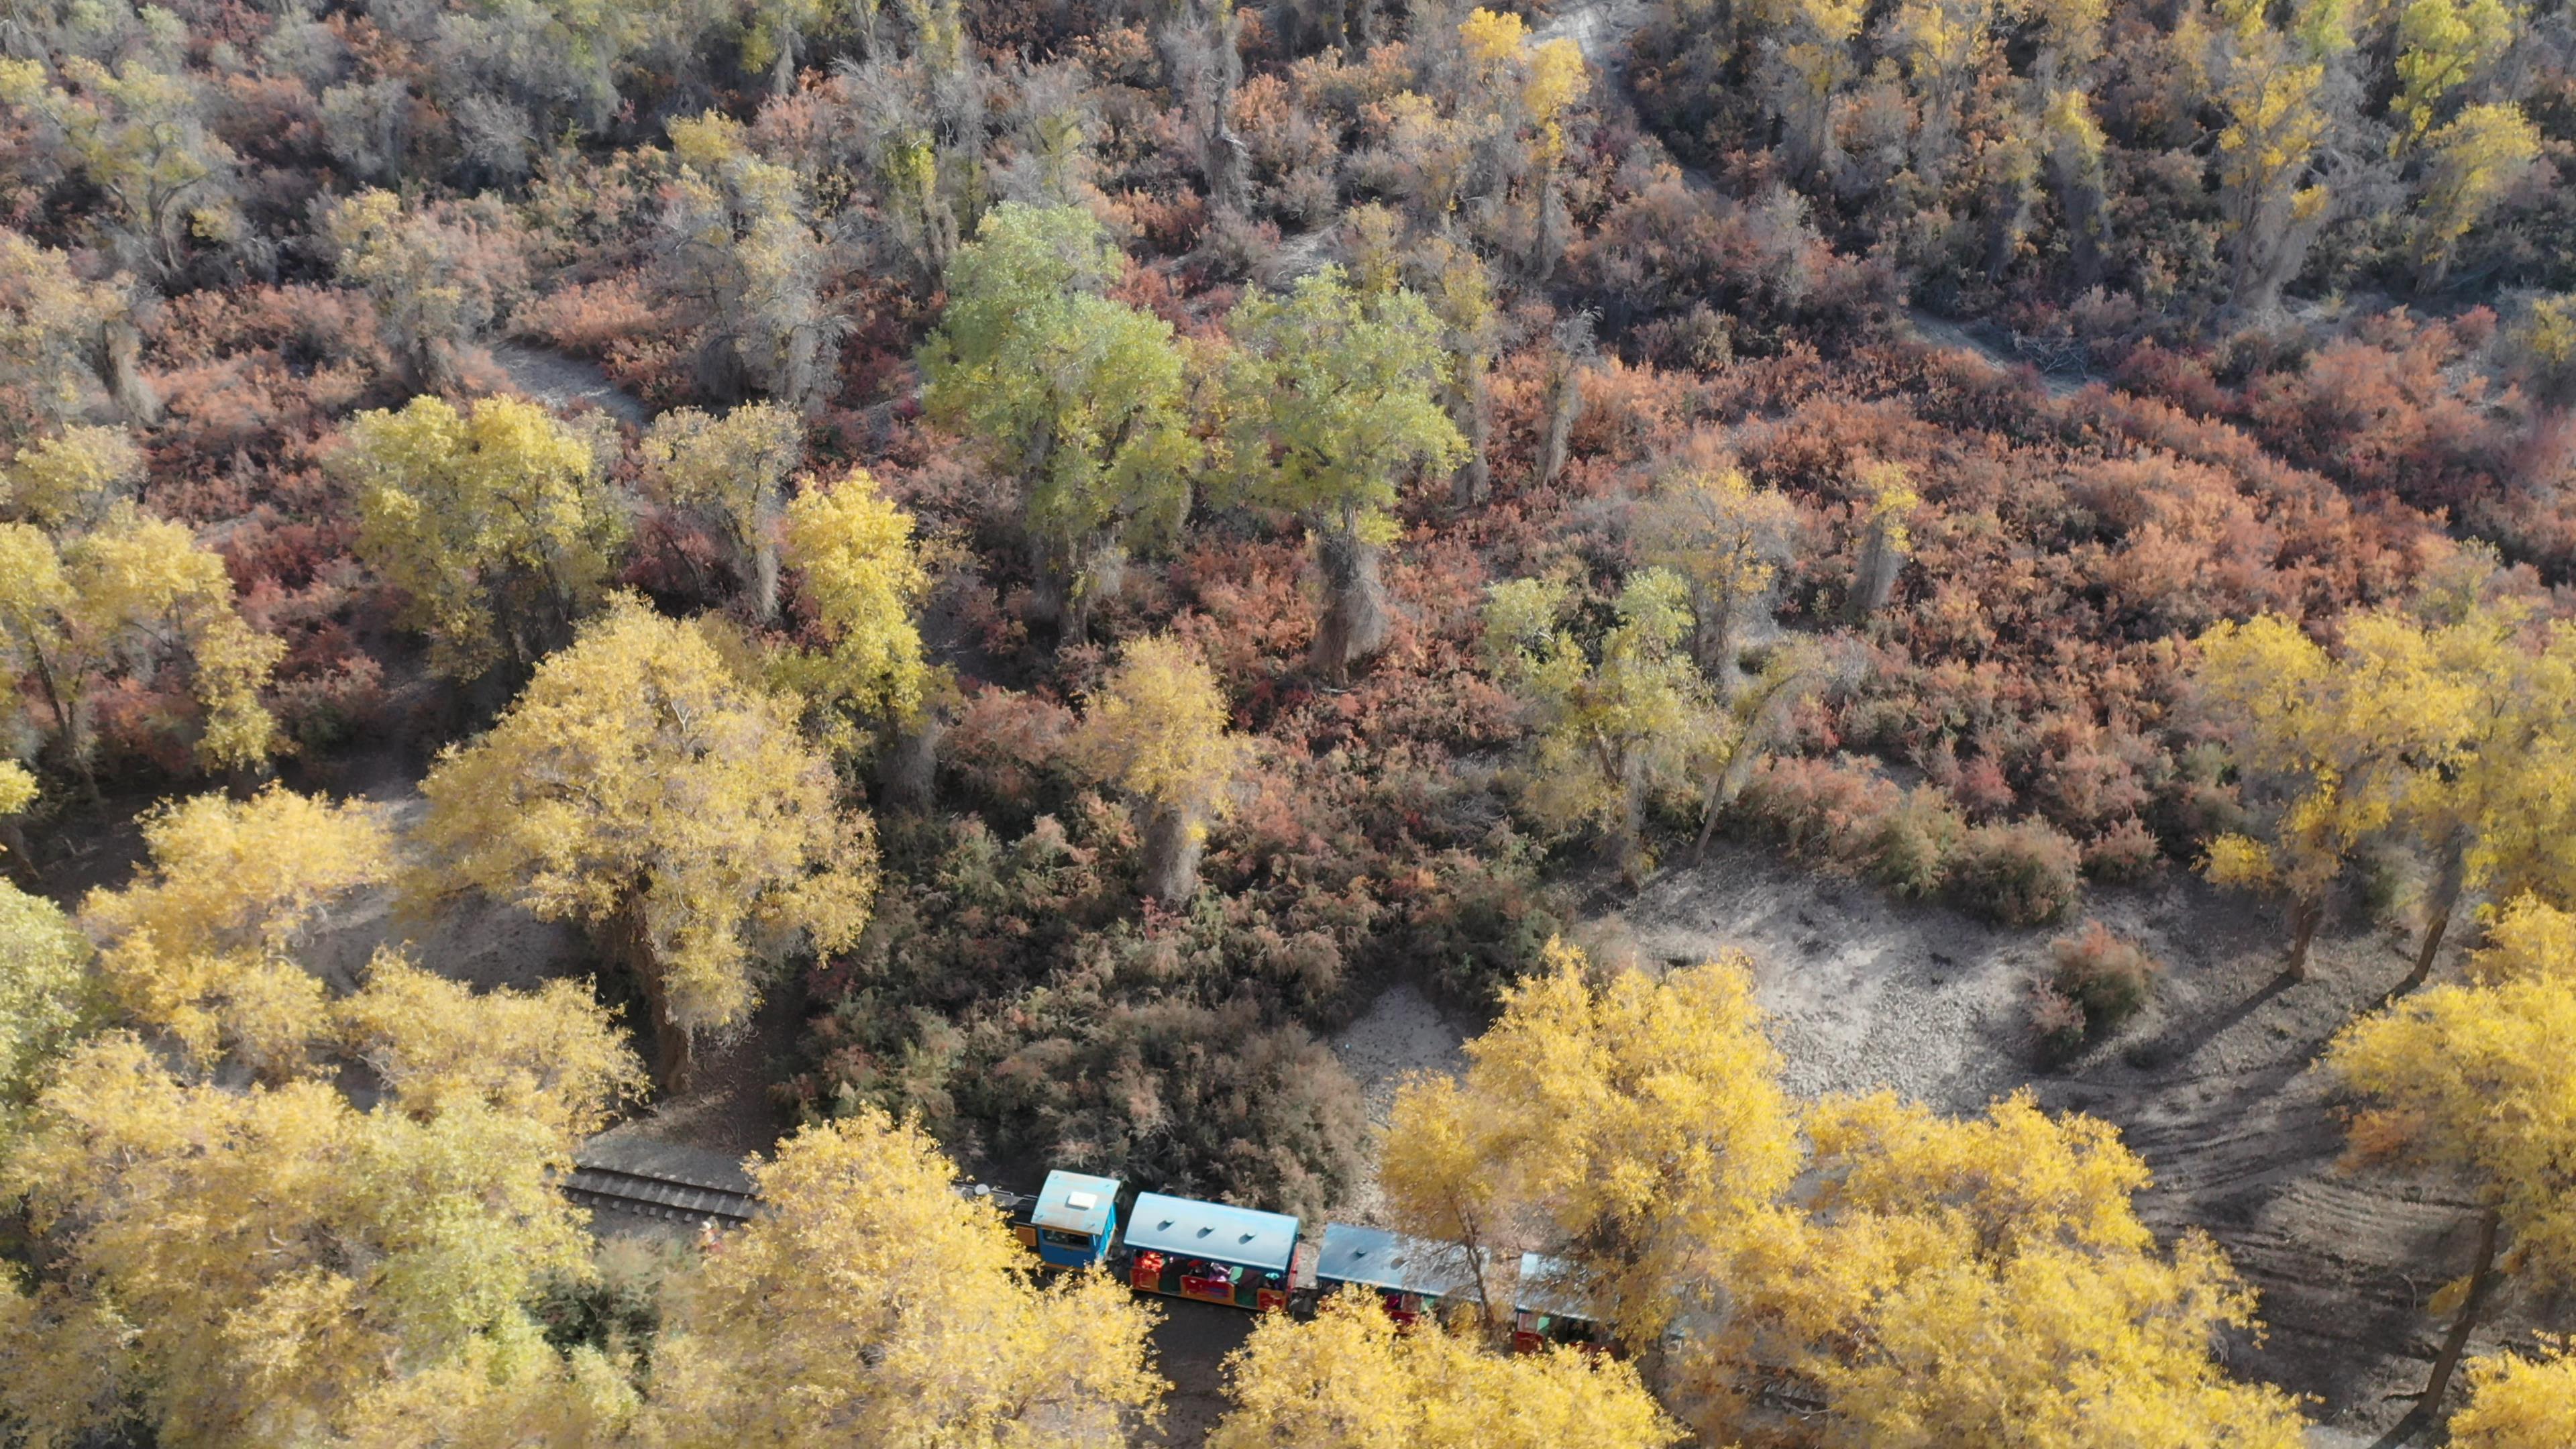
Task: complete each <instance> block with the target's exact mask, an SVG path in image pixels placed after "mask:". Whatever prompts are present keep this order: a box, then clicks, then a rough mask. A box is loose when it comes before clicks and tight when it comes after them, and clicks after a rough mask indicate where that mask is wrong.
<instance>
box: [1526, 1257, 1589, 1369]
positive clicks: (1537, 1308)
mask: <svg viewBox="0 0 2576 1449" xmlns="http://www.w3.org/2000/svg"><path fill="white" fill-rule="evenodd" d="M1572 1279H1573V1274H1572V1271H1571V1270H1570V1268H1569V1267H1568V1265H1566V1264H1565V1263H1562V1262H1559V1261H1558V1260H1556V1259H1554V1258H1547V1257H1542V1256H1540V1255H1539V1254H1537V1253H1523V1254H1521V1273H1520V1281H1519V1283H1518V1284H1516V1285H1515V1286H1514V1287H1513V1289H1512V1352H1514V1353H1538V1352H1541V1351H1543V1350H1546V1349H1549V1348H1554V1347H1558V1346H1560V1345H1562V1346H1565V1347H1571V1348H1580V1349H1584V1350H1586V1351H1588V1352H1594V1353H1598V1352H1603V1351H1605V1350H1607V1349H1608V1348H1609V1346H1610V1331H1609V1329H1608V1328H1607V1327H1606V1326H1604V1325H1603V1324H1601V1323H1599V1322H1597V1321H1595V1320H1594V1319H1593V1318H1591V1317H1590V1316H1589V1315H1590V1313H1591V1309H1590V1308H1589V1307H1588V1306H1586V1304H1585V1303H1584V1301H1583V1298H1582V1293H1581V1290H1580V1289H1579V1288H1577V1287H1576V1286H1575V1284H1574V1283H1573V1281H1572Z"/></svg>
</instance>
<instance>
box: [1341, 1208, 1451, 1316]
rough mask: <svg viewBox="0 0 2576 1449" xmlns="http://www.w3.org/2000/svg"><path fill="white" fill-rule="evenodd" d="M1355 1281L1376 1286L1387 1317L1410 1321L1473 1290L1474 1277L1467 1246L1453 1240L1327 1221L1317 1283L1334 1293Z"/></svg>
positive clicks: (1365, 1285)
mask: <svg viewBox="0 0 2576 1449" xmlns="http://www.w3.org/2000/svg"><path fill="white" fill-rule="evenodd" d="M1352 1285H1357V1286H1359V1287H1362V1288H1368V1289H1371V1290H1374V1291H1375V1292H1376V1293H1377V1295H1378V1298H1379V1301H1380V1302H1382V1303H1383V1304H1384V1305H1385V1306H1386V1313H1387V1316H1388V1317H1389V1318H1392V1319H1394V1320H1395V1321H1396V1322H1397V1323H1399V1324H1407V1325H1409V1324H1411V1323H1413V1322H1414V1321H1415V1320H1417V1319H1419V1318H1420V1317H1421V1316H1422V1315H1423V1314H1425V1313H1434V1312H1437V1311H1439V1308H1440V1305H1441V1304H1442V1303H1443V1302H1445V1301H1447V1300H1449V1299H1451V1298H1455V1297H1461V1296H1464V1295H1469V1294H1472V1293H1474V1292H1475V1289H1476V1276H1475V1274H1474V1273H1473V1272H1472V1271H1470V1269H1469V1267H1468V1264H1467V1252H1466V1249H1464V1248H1461V1247H1459V1246H1458V1245H1457V1244H1455V1243H1434V1242H1427V1241H1425V1240H1423V1239H1421V1238H1411V1237H1406V1236H1405V1235H1404V1234H1402V1233H1396V1232H1389V1231H1388V1230H1386V1229H1384V1228H1361V1227H1353V1226H1352V1225H1350V1224H1349V1223H1326V1224H1324V1240H1323V1244H1322V1248H1321V1251H1320V1252H1319V1253H1318V1254H1317V1256H1316V1259H1315V1286H1316V1288H1317V1289H1318V1290H1319V1291H1321V1292H1324V1293H1336V1292H1339V1291H1340V1290H1341V1289H1343V1288H1345V1287H1349V1286H1352Z"/></svg>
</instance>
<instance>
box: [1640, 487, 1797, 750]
mask: <svg viewBox="0 0 2576 1449" xmlns="http://www.w3.org/2000/svg"><path fill="white" fill-rule="evenodd" d="M1797 527H1798V506H1797V505H1796V504H1795V503H1792V502H1791V501H1790V500H1789V499H1788V497H1787V496H1786V495H1784V494H1782V493H1780V492H1779V491H1777V490H1776V489H1770V488H1757V487H1755V486H1754V485H1753V484H1752V482H1751V481H1750V480H1748V479H1747V478H1746V477H1745V476H1744V471H1743V470H1742V469H1740V468H1737V467H1736V466H1734V464H1733V463H1732V462H1731V461H1729V460H1728V459H1727V458H1725V457H1724V456H1723V455H1722V454H1719V453H1717V452H1716V451H1715V449H1714V448H1713V447H1710V446H1708V445H1707V444H1705V443H1702V444H1701V445H1700V446H1696V447H1693V448H1692V449H1690V450H1689V451H1687V452H1685V453H1683V454H1682V455H1681V456H1680V457H1678V458H1676V459H1674V460H1673V462H1672V464H1671V465H1670V466H1668V467H1667V468H1666V469H1665V470H1664V473H1663V475H1662V477H1661V478H1659V479H1658V480H1657V481H1656V485H1655V492H1654V494H1653V496H1651V497H1649V498H1647V499H1646V500H1645V501H1644V502H1642V503H1641V504H1640V505H1639V506H1638V509H1637V512H1636V515H1635V517H1634V518H1633V519H1632V520H1631V521H1630V524H1629V529H1630V532H1631V534H1632V535H1633V536H1634V537H1635V538H1636V540H1637V552H1638V556H1639V557H1640V558H1642V559H1644V560H1645V561H1646V562H1647V563H1650V564H1657V565H1660V566H1662V567H1664V568H1668V569H1671V570H1672V571H1673V572H1674V573H1677V574H1679V575H1680V576H1681V577H1682V579H1683V580H1684V581H1686V582H1687V583H1688V584H1689V585H1690V606H1691V657H1692V658H1694V659H1696V660H1698V661H1699V667H1700V669H1701V671H1702V672H1703V673H1705V674H1707V675H1708V677H1709V682H1710V683H1711V684H1713V685H1715V686H1716V689H1717V693H1718V697H1719V698H1720V699H1725V698H1728V697H1729V696H1731V695H1732V694H1733V692H1734V688H1735V681H1736V674H1737V670H1736V655H1737V652H1738V649H1737V644H1736V638H1737V635H1738V633H1739V632H1740V630H1739V625H1738V620H1739V617H1740V616H1741V615H1742V613H1743V612H1744V610H1746V609H1747V608H1749V607H1751V606H1752V605H1754V604H1756V603H1758V602H1759V601H1760V600H1761V599H1762V597H1763V596H1764V595H1765V594H1767V593H1769V592H1770V590H1771V585H1772V583H1773V582H1774V581H1775V580H1776V579H1778V577H1779V574H1780V565H1781V564H1782V563H1784V562H1786V561H1787V560H1788V557H1789V548H1790V544H1791V543H1792V542H1793V541H1794V540H1795V538H1796V536H1797Z"/></svg>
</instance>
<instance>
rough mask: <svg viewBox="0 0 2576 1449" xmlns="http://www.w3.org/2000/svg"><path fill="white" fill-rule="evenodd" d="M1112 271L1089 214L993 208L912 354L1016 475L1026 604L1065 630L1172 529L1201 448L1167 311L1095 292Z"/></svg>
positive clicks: (928, 395)
mask: <svg viewBox="0 0 2576 1449" xmlns="http://www.w3.org/2000/svg"><path fill="white" fill-rule="evenodd" d="M1115 270H1116V255H1115V253H1114V252H1113V251H1112V250H1111V249H1110V248H1109V247H1108V245H1107V243H1105V242H1104V241H1102V240H1101V237H1100V224H1099V222H1098V221H1097V220H1096V219H1094V218H1093V217H1092V215H1091V214H1090V213H1089V212H1087V211H1084V210H1082V209H1080V208H1078V207H1026V206H1019V205H1016V204H1013V205H1004V206H1000V207H996V208H994V210H992V211H991V212H989V213H987V214H986V216H985V218H984V222H983V225H982V226H980V227H979V228H977V230H976V233H975V240H974V241H973V242H971V243H969V244H968V245H966V246H964V247H962V248H960V249H959V250H958V253H957V255H956V258H955V259H954V260H953V261H952V262H950V264H949V267H948V277H947V285H948V295H949V298H950V301H949V306H948V311H947V314H946V315H945V316H944V317H943V318H942V320H941V325H940V330H939V331H937V332H936V333H933V334H932V336H931V338H930V340H929V341H928V342H927V343H925V344H924V345H923V347H922V353H921V364H922V372H923V375H924V377H925V379H926V384H927V386H926V390H925V395H924V401H925V403H926V404H927V407H928V410H929V412H930V415H931V416H932V417H934V418H936V419H939V420H941V421H943V422H946V423H948V424H950V425H952V426H956V427H959V428H962V429H964V430H965V431H966V432H967V433H968V434H969V435H971V436H973V437H974V438H975V439H976V440H977V441H978V442H979V443H981V444H982V445H983V446H984V448H985V449H986V450H987V452H988V454H989V455H990V456H991V457H992V459H993V460H994V462H995V465H996V466H997V467H999V468H1001V469H1003V470H1004V471H1006V472H1008V473H1010V474H1012V475H1014V476H1016V477H1017V478H1018V479H1019V481H1020V486H1021V514H1022V526H1023V528H1024V529H1025V530H1026V532H1027V535H1028V541H1029V550H1030V564H1031V567H1032V569H1033V571H1034V573H1035V575H1036V579H1037V586H1038V587H1037V591H1036V592H1037V597H1036V598H1035V600H1034V604H1033V607H1034V612H1035V615H1036V617H1038V618H1039V619H1040V620H1042V621H1043V620H1061V621H1062V626H1063V627H1062V630H1061V636H1060V637H1062V638H1064V639H1068V640H1079V639H1082V638H1084V637H1085V636H1086V635H1087V634H1088V633H1089V630H1090V614H1091V610H1092V608H1093V606H1094V605H1095V604H1096V603H1097V602H1098V600H1099V598H1100V597H1101V596H1102V595H1105V594H1107V593H1110V592H1113V591H1114V590H1115V588H1116V584H1117V580H1118V575H1119V570H1120V567H1121V565H1122V563H1123V561H1124V559H1125V557H1126V555H1127V553H1128V552H1129V551H1130V550H1132V549H1136V548H1139V547H1144V546H1148V545H1152V544H1157V543H1160V542H1162V541H1165V540H1167V539H1169V538H1170V537H1171V536H1172V535H1173V533H1174V532H1175V531H1176V530H1177V529H1178V528H1179V527H1180V524H1181V520H1182V519H1183V518H1184V517H1186V516H1187V515H1188V513H1189V506H1190V487H1189V475H1190V471H1191V470H1192V469H1193V468H1194V467H1196V466H1197V464H1198V461H1199V456H1200V452H1201V449H1200V446H1199V443H1198V440H1197V439H1196V438H1195V437H1193V436H1192V435H1191V433H1190V431H1189V419H1188V414H1187V409H1186V402H1187V394H1188V389H1187V385H1186V382H1185V380H1184V370H1185V356H1186V354H1185V352H1184V349H1183V347H1182V345H1181V344H1180V343H1179V342H1177V341H1176V340H1175V339H1174V337H1173V335H1172V328H1171V324H1170V323H1168V322H1165V321H1163V320H1162V319H1160V318H1158V317H1155V316H1153V315H1151V314H1150V313H1146V312H1142V311H1139V310H1138V309H1136V308H1134V307H1130V306H1127V305H1125V304H1123V303H1119V302H1113V301H1110V300H1109V299H1107V298H1106V297H1103V296H1100V295H1099V293H1098V290H1097V289H1098V287H1099V286H1100V284H1101V283H1102V282H1103V281H1104V280H1105V279H1106V278H1108V277H1109V276H1111V275H1113V274H1114V272H1115Z"/></svg>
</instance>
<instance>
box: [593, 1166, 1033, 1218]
mask: <svg viewBox="0 0 2576 1449" xmlns="http://www.w3.org/2000/svg"><path fill="white" fill-rule="evenodd" d="M562 1187H563V1194H564V1196H566V1197H568V1198H571V1199H572V1200H573V1201H574V1202H577V1203H579V1204H581V1205H582V1206H583V1207H594V1208H611V1209H614V1210H615V1211H618V1212H622V1213H633V1214H635V1215H636V1216H638V1217H648V1218H663V1219H667V1220H669V1221H671V1222H685V1223H696V1222H705V1221H706V1220H708V1219H710V1218H712V1219H714V1220H716V1221H717V1222H720V1223H723V1224H724V1225H726V1226H728V1227H730V1226H733V1225H735V1224H739V1223H747V1222H750V1221H751V1220H752V1218H753V1217H755V1216H757V1215H758V1213H759V1212H760V1198H759V1197H758V1196H757V1195H756V1194H753V1193H747V1192H744V1191H742V1190H740V1189H739V1188H731V1187H726V1186H724V1185H723V1184H721V1183H713V1182H706V1181H703V1180H700V1179H696V1178H687V1177H675V1176H671V1175H669V1174H666V1173H658V1172H637V1171H634V1170H633V1169H631V1168H624V1167H602V1166H599V1165H597V1164H592V1163H576V1164H575V1165H574V1167H573V1170H572V1172H571V1173H570V1174H569V1175H567V1176H566V1177H565V1178H564V1180H563V1183H562ZM956 1191H957V1195H958V1196H959V1197H962V1198H965V1199H967V1200H968V1201H970V1202H983V1203H990V1204H992V1205H993V1206H995V1207H997V1208H1000V1209H1001V1210H1002V1211H1003V1212H1005V1213H1011V1212H1016V1211H1018V1210H1020V1209H1022V1208H1025V1207H1026V1206H1027V1205H1028V1204H1029V1202H1030V1201H1031V1199H1030V1197H1029V1195H1028V1194H1026V1193H1017V1192H1011V1191H1009V1190H1008V1189H1004V1188H995V1187H988V1186H986V1185H984V1184H982V1183H971V1182H961V1183H959V1184H957V1188H956Z"/></svg>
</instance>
